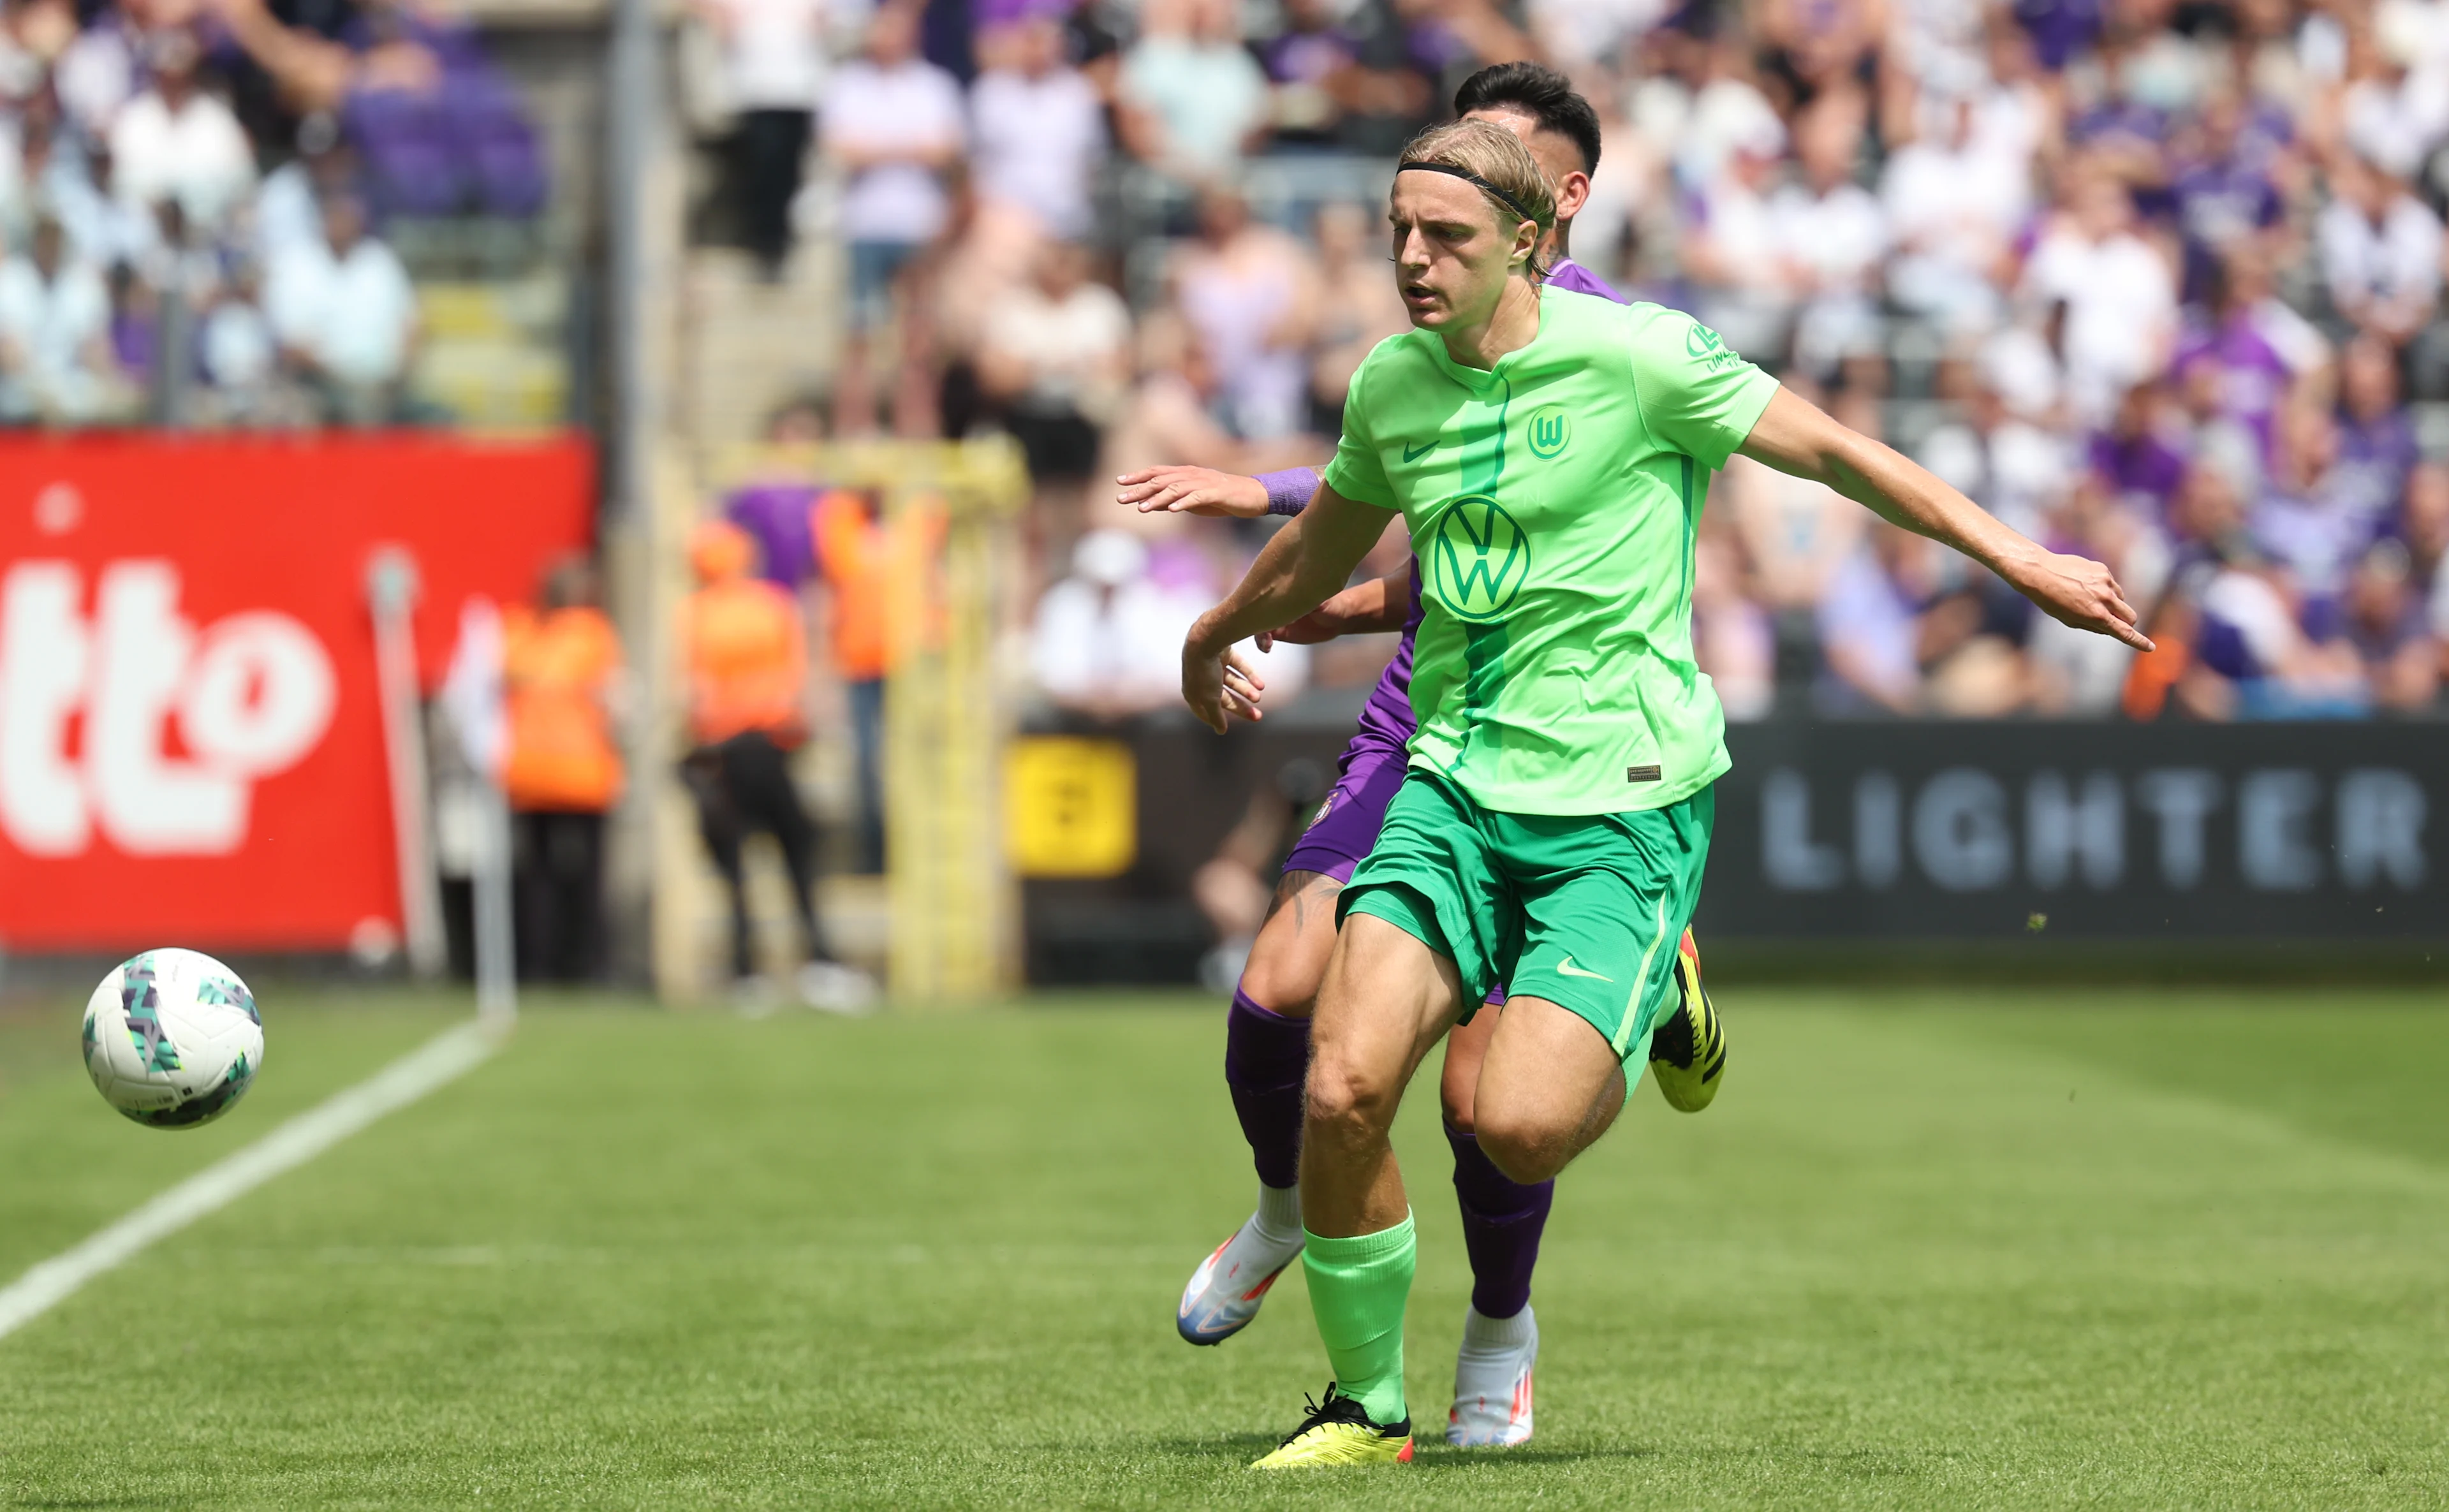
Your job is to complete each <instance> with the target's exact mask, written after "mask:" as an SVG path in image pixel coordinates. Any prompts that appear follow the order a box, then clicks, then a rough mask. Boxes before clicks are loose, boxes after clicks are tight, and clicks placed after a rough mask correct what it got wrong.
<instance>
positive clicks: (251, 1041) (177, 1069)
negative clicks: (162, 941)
mask: <svg viewBox="0 0 2449 1512" xmlns="http://www.w3.org/2000/svg"><path fill="white" fill-rule="evenodd" d="M262 1065H263V1019H262V1018H261V1016H260V1015H259V1014H258V1013H257V1012H256V1011H255V994H254V993H252V992H249V991H248V990H247V989H246V984H245V983H243V982H241V981H240V980H239V978H238V973H237V972H235V971H233V970H231V969H230V968H229V967H225V966H223V965H222V964H221V963H220V962H219V961H216V960H214V959H213V958H212V957H211V956H208V955H205V954H203V953H202V951H198V950H177V949H169V950H147V951H145V953H144V954H143V955H140V956H136V957H134V958H132V959H130V960H128V961H126V962H124V963H122V964H121V965H120V966H119V967H117V968H115V969H114V970H113V971H112V972H111V973H110V974H109V975H108V976H106V977H104V978H103V979H102V986H98V987H96V988H94V989H93V996H92V997H91V998H89V999H87V1002H86V1005H85V1068H86V1072H87V1074H88V1075H89V1076H91V1077H92V1078H93V1084H94V1085H95V1086H96V1087H97V1088H99V1089H100V1090H101V1092H102V1096H103V1101H106V1102H108V1103H109V1104H110V1105H111V1106H112V1107H114V1108H117V1109H118V1110H119V1111H120V1112H122V1113H124V1114H125V1115H127V1116H128V1117H129V1118H131V1119H134V1120H136V1121H137V1122H139V1123H142V1124H145V1125H147V1126H148V1127H151V1128H156V1129H192V1128H195V1127H197V1126H198V1125H200V1124H205V1123H210V1122H211V1121H212V1120H215V1119H218V1118H220V1117H221V1116H222V1114H224V1113H227V1112H228V1111H229V1110H230V1108H231V1107H232V1106H234V1105H235V1104H236V1103H237V1101H238V1100H239V1099H241V1098H242V1097H244V1096H246V1089H247V1088H248V1087H250V1086H253V1085H254V1084H255V1073H256V1072H257V1071H258V1070H260V1069H261V1068H262Z"/></svg>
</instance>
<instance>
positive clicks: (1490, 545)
mask: <svg viewBox="0 0 2449 1512" xmlns="http://www.w3.org/2000/svg"><path fill="white" fill-rule="evenodd" d="M1429 571H1430V575H1431V577H1432V579H1433V581H1434V583H1435V584H1436V587H1437V602H1438V603H1442V604H1444V605H1445V606H1446V608H1447V609H1448V610H1450V611H1451V612H1453V613H1454V614H1456V615H1457V616H1459V617H1460V618H1462V619H1465V620H1481V621H1486V620H1494V619H1499V618H1501V617H1502V616H1503V615H1504V613H1505V611H1506V610H1507V609H1508V608H1510V607H1512V606H1513V603H1514V599H1515V597H1516V596H1517V595H1519V594H1520V593H1521V592H1522V584H1523V583H1524V582H1525V581H1526V580H1528V579H1529V577H1530V576H1531V534H1530V532H1529V531H1527V530H1525V529H1523V528H1522V526H1521V524H1520V522H1518V521H1516V520H1515V519H1514V516H1512V515H1510V514H1508V513H1506V512H1505V509H1504V507H1503V506H1501V505H1499V504H1498V503H1497V502H1496V501H1495V500H1494V499H1492V498H1489V497H1488V496H1487V495H1486V494H1476V493H1475V494H1468V495H1466V496H1464V497H1462V498H1459V499H1456V501H1455V502H1454V503H1453V504H1451V505H1449V506H1448V507H1446V512H1445V513H1444V514H1442V515H1439V516H1438V517H1437V526H1436V527H1435V529H1434V530H1433V531H1432V532H1431V534H1430V542H1429Z"/></svg>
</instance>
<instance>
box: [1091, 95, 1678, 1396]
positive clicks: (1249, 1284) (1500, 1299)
mask: <svg viewBox="0 0 2449 1512" xmlns="http://www.w3.org/2000/svg"><path fill="white" fill-rule="evenodd" d="M1455 112H1456V114H1457V115H1460V116H1468V117H1476V118H1478V119H1481V120H1485V121H1489V122H1492V123H1494V124H1498V125H1502V126H1505V127H1507V128H1508V129H1510V130H1512V131H1513V132H1514V134H1515V135H1516V136H1518V137H1520V138H1521V139H1522V142H1523V144H1525V145H1526V146H1528V147H1529V148H1530V149H1531V154H1532V156H1533V158H1534V159H1535V160H1536V161H1537V162H1538V163H1539V166H1540V168H1541V170H1542V172H1543V173H1544V174H1545V176H1546V177H1547V179H1548V180H1549V182H1550V183H1551V184H1552V186H1553V190H1554V196H1555V202H1556V224H1555V230H1554V232H1553V233H1552V238H1551V239H1550V241H1549V243H1548V244H1547V245H1546V246H1545V247H1543V248H1542V249H1541V251H1542V255H1543V257H1544V258H1546V259H1547V260H1548V261H1549V262H1550V263H1551V265H1552V271H1551V272H1550V274H1549V276H1548V279H1547V283H1548V286H1549V287H1551V288H1557V289H1565V290H1570V291H1572V292H1574V293H1579V294H1591V295H1596V296H1598V297H1602V298H1606V299H1610V300H1613V301H1615V302H1616V303H1618V304H1621V303H1623V302H1624V299H1623V297H1622V296H1620V295H1618V294H1617V293H1616V292H1615V291H1614V290H1613V289H1610V288H1609V287H1608V286H1607V284H1606V283H1605V282H1604V281H1602V280H1601V279H1600V278H1598V277H1597V276H1595V275H1594V274H1592V273H1591V271H1590V270H1589V269H1587V268H1584V267H1582V266H1581V265H1580V264H1579V263H1576V262H1574V261H1572V258H1571V257H1570V255H1569V246H1568V236H1569V234H1570V230H1571V226H1572V216H1573V213H1574V212H1575V211H1577V210H1579V209H1580V208H1581V207H1582V205H1583V203H1584V202H1585V201H1588V200H1589V198H1590V186H1591V180H1590V175H1591V170H1592V169H1594V168H1595V167H1596V166H1597V165H1598V157H1599V123H1598V115H1597V113H1596V112H1595V111H1594V110H1592V109H1591V105H1590V102H1589V101H1587V100H1585V99H1583V98H1582V97H1581V96H1580V95H1579V94H1576V93H1575V92H1574V91H1573V88H1572V85H1571V83H1569V82H1568V81H1567V80H1566V79H1565V77H1564V76H1563V75H1562V74H1559V73H1557V72H1556V71H1554V70H1553V69H1551V68H1546V67H1541V66H1539V65H1537V64H1534V63H1505V64H1498V65H1496V66H1494V67H1488V68H1483V69H1481V70H1480V71H1479V72H1477V73H1475V74H1474V75H1472V76H1471V77H1470V78H1469V79H1467V80H1465V81H1464V82H1463V85H1462V87H1461V88H1460V89H1458V90H1456V94H1455ZM1118 482H1119V483H1120V485H1121V493H1120V499H1121V502H1122V503H1124V504H1126V505H1130V506H1133V507H1137V508H1139V509H1140V510H1141V511H1143V512H1153V511H1156V510H1161V509H1162V510H1174V511H1184V512H1189V513H1197V514H1211V515H1234V516H1243V517H1254V516H1257V515H1261V514H1298V513H1299V512H1301V510H1302V507H1304V506H1306V505H1307V504H1308V503H1309V501H1310V498H1311V496H1312V495H1313V494H1315V493H1316V492H1317V490H1318V486H1319V473H1318V471H1317V469H1310V468H1297V469H1289V470H1287V471H1283V472H1276V473H1269V474H1267V475H1265V476H1263V477H1260V478H1247V477H1238V476H1234V475H1232V474H1228V473H1223V472H1218V471H1215V470H1213V469H1205V468H1188V467H1166V468H1154V469H1148V470H1147V471H1143V472H1135V473H1129V474H1127V475H1125V476H1124V477H1123V478H1121V479H1119V480H1118ZM1406 577H1408V580H1409V581H1408V582H1407V581H1406ZM1420 612H1421V611H1420V583H1419V568H1418V564H1417V562H1415V563H1414V564H1413V566H1412V568H1411V570H1410V572H1409V573H1408V574H1407V575H1405V576H1398V577H1392V578H1386V579H1382V580H1379V581H1378V582H1374V583H1365V584H1359V585H1358V586H1356V587H1353V588H1349V589H1347V590H1345V591H1344V592H1343V593H1341V594H1339V595H1337V596H1336V597H1335V598H1333V599H1331V600H1329V601H1328V602H1327V603H1324V604H1322V605H1321V606H1320V608H1319V609H1318V610H1316V611H1315V612H1313V613H1311V614H1309V615H1307V616H1304V617H1303V618H1302V620H1300V621H1297V622H1294V623H1293V624H1291V625H1287V626H1285V627H1284V629H1283V630H1282V632H1280V633H1279V635H1280V638H1281V639H1283V640H1287V641H1305V642H1306V641H1325V640H1331V639H1333V638H1335V637H1337V636H1340V635H1353V634H1365V633H1369V632H1372V631H1389V630H1398V629H1399V630H1401V631H1402V632H1403V641H1402V643H1401V644H1400V645H1399V646H1398V648H1397V650H1396V653H1395V657H1394V660H1393V661H1392V662H1391V663H1390V664H1389V665H1388V666H1387V669H1386V672H1385V675H1384V677H1383V678H1381V679H1379V684H1378V686H1377V688H1376V689H1375V690H1374V691H1373V692H1372V693H1371V694H1370V698H1369V703H1368V706H1367V707H1366V708H1365V709H1364V710H1363V711H1362V713H1361V716H1360V723H1359V730H1358V731H1357V732H1356V733H1355V735H1354V736H1353V738H1352V741H1351V743H1350V744H1349V745H1348V746H1347V747H1345V749H1344V754H1343V758H1342V762H1341V775H1340V780H1338V782H1337V783H1336V785H1335V789H1334V791H1333V792H1332V793H1330V794H1328V795H1327V799H1326V802H1325V804H1324V805H1323V807H1322V808H1321V810H1320V813H1319V814H1318V816H1317V818H1316V819H1314V820H1313V821H1312V822H1311V824H1310V827H1309V829H1308V830H1307V831H1306V832H1304V833H1303V834H1302V837H1301V839H1300V840H1299V842H1298V843H1296V844H1295V846H1294V848H1293V851H1292V853H1291V854H1290V855H1289V856H1287V857H1286V858H1285V860H1284V866H1283V876H1282V881H1281V882H1280V883H1279V884H1278V886H1277V889H1276V897H1275V902H1274V904H1273V906H1272V907H1271V908H1270V909H1269V912H1268V916H1267V920H1266V923H1265V925H1264V927H1263V928H1262V929H1261V930H1260V933H1259V937H1258V940H1257V941H1256V943H1255V944H1254V945H1253V947H1252V948H1251V951H1250V959H1249V962H1248V964H1247V965H1246V966H1245V967H1244V968H1243V973H1242V980H1241V983H1240V985H1239V986H1238V987H1237V988H1236V989H1235V991H1234V993H1233V1005H1232V1007H1231V1009H1230V1010H1229V1013H1228V1016H1227V1018H1226V1021H1225V1023H1226V1027H1225V1081H1226V1083H1227V1085H1228V1086H1229V1087H1230V1088H1231V1091H1232V1095H1233V1108H1234V1112H1235V1114H1236V1115H1237V1116H1238V1118H1239V1119H1240V1121H1241V1124H1242V1131H1243V1134H1244V1137H1245V1138H1246V1139H1248V1140H1249V1144H1250V1150H1251V1155H1252V1158H1253V1162H1254V1163H1255V1164H1256V1166H1257V1167H1258V1175H1259V1183H1260V1184H1259V1203H1258V1209H1257V1211H1256V1212H1255V1213H1253V1214H1252V1215H1251V1216H1250V1218H1249V1219H1248V1221H1246V1222H1244V1224H1243V1225H1242V1227H1241V1228H1240V1229H1238V1230H1237V1231H1235V1233H1234V1234H1233V1236H1232V1237H1231V1238H1229V1239H1227V1240H1225V1243H1223V1244H1222V1245H1219V1246H1218V1247H1217V1249H1216V1251H1215V1253H1214V1254H1210V1255H1209V1256H1208V1257H1207V1258H1206V1260H1205V1261H1204V1262H1202V1264H1201V1265H1200V1266H1199V1268H1198V1270H1197V1271H1196V1272H1194V1273H1192V1275H1191V1278H1190V1282H1189V1284H1188V1285H1187V1286H1186V1288H1185V1289H1184V1291H1183V1294H1182V1303H1181V1306H1180V1308H1179V1309H1178V1310H1177V1312H1176V1316H1175V1327H1176V1328H1177V1329H1178V1330H1179V1331H1180V1332H1181V1334H1182V1336H1183V1338H1185V1339H1186V1340H1187V1341H1189V1342H1190V1343H1192V1344H1217V1343H1221V1342H1223V1341H1224V1340H1225V1339H1226V1338H1229V1337H1231V1336H1232V1335H1233V1334H1234V1333H1237V1332H1239V1331H1240V1330H1242V1329H1243V1328H1244V1326H1246V1325H1247V1324H1248V1323H1249V1321H1250V1320H1251V1319H1252V1318H1253V1317H1255V1316H1256V1315H1257V1314H1258V1311H1259V1307H1260V1304H1261V1303H1262V1302H1263V1301H1264V1300H1265V1297H1266V1293H1267V1291H1268V1289H1269V1288H1270V1287H1272V1286H1273V1285H1274V1284H1275V1280H1276V1277H1277V1276H1278V1275H1279V1274H1280V1273H1282V1270H1283V1268H1284V1267H1285V1266H1286V1265H1289V1264H1290V1263H1291V1262H1292V1261H1293V1260H1294V1259H1295V1258H1297V1257H1298V1256H1299V1255H1300V1254H1301V1251H1302V1220H1301V1202H1300V1194H1299V1192H1298V1190H1297V1188H1296V1171H1297V1169H1298V1159H1299V1153H1300V1144H1301V1128H1302V1083H1303V1079H1304V1077H1305V1075H1306V1073H1307V1070H1308V1065H1309V1014H1310V1011H1311V1008H1312V1006H1313V1005H1314V1004H1315V1002H1316V1000H1317V997H1318V991H1319V986H1320V983H1321V979H1322V978H1323V977H1324V975H1325V972H1326V962H1327V957H1328V954H1329V952H1330V951H1331V950H1332V948H1333V947H1334V944H1335V932H1336V925H1335V912H1336V909H1335V897H1336V894H1337V893H1338V892H1339V891H1340V890H1342V888H1343V885H1344V884H1345V883H1346V882H1348V881H1349V880H1350V879H1351V876H1352V871H1353V868H1354V867H1355V866H1356V865H1358V864H1359V861H1360V859H1361V858H1362V857H1363V856H1365V855H1367V854H1368V853H1369V849H1370V847H1371V846H1372V845H1373V844H1374V843H1375V842H1376V840H1377V838H1378V830H1379V824H1380V822H1381V821H1382V820H1383V819H1384V817H1385V813H1386V805H1387V804H1388V803H1389V802H1390V801H1392V799H1393V798H1394V795H1395V791H1396V789H1397V788H1398V787H1400V786H1401V784H1402V781H1403V774H1404V769H1405V765H1406V762H1407V759H1408V756H1407V750H1406V747H1407V745H1408V743H1409V741H1410V739H1411V737H1412V732H1413V727H1414V715H1413V710H1412V705H1411V700H1410V697H1409V685H1410V680H1411V662H1412V634H1413V632H1414V631H1415V630H1416V629H1417V627H1418V625H1419V622H1420ZM1675 973H1676V981H1677V984H1678V985H1679V986H1681V988H1682V989H1683V1005H1682V1006H1683V1011H1681V1012H1680V1013H1678V1014H1676V1015H1674V1016H1672V1017H1671V1018H1670V1019H1669V1020H1668V1021H1667V1022H1665V1023H1663V1024H1661V1025H1660V1026H1659V1031H1658V1034H1657V1037H1656V1039H1655V1040H1653V1042H1652V1046H1651V1053H1650V1063H1651V1066H1652V1076H1653V1079H1654V1080H1655V1081H1657V1082H1658V1085H1659V1091H1660V1092H1661V1094H1662V1095H1663V1096H1665V1098H1666V1099H1667V1101H1668V1102H1669V1104H1670V1105H1672V1106H1675V1107H1677V1108H1679V1109H1682V1110H1684V1111H1687V1112H1697V1111H1699V1110H1700V1109H1701V1108H1702V1107H1704V1106H1707V1103H1708V1101H1709V1100H1710V1099H1711V1098H1712V1097H1714V1096H1715V1095H1716V1092H1717V1086H1718V1079H1719V1075H1720V1073H1721V1072H1722V1071H1723V1069H1724V1067H1725V1064H1726V1044H1725V1037H1724V1033H1723V1030H1722V1029H1721V1027H1720V1025H1719V1024H1718V1022H1717V1018H1716V1015H1715V1013H1714V1011H1713V1010H1712V1009H1711V1007H1710V1005H1709V1003H1708V999H1707V995H1706V994H1705V993H1704V992H1703V991H1702V988H1701V979H1700V958H1699V954H1698V952H1697V951H1696V949H1695V948H1694V947H1693V943H1692V937H1691V933H1690V931H1689V930H1687V931H1686V932H1685V934H1684V937H1683V940H1682V942H1681V944H1680V947H1679V949H1678V959H1677V961H1676V965H1675ZM1495 1027H1496V1015H1495V1014H1494V1013H1486V1014H1481V1015H1479V1016H1478V1017H1477V1018H1475V1020H1474V1021H1473V1022H1472V1023H1471V1024H1467V1025H1464V1026H1462V1027H1459V1028H1456V1030H1454V1031H1453V1032H1452V1033H1451V1034H1450V1035H1449V1037H1448V1039H1447V1046H1446V1059H1445V1066H1444V1073H1443V1076H1442V1078H1441V1084H1440V1090H1441V1092H1442V1094H1443V1103H1444V1113H1445V1133H1446V1140H1447V1142H1448V1144H1449V1145H1450V1146H1451V1147H1452V1148H1453V1151H1454V1159H1455V1177H1454V1180H1455V1195H1456V1198H1457V1199H1458V1201H1459V1203H1460V1206H1461V1209H1462V1224H1463V1239H1464V1246H1465V1249H1466V1250H1467V1251H1468V1253H1469V1254H1470V1256H1471V1267H1472V1275H1473V1286H1472V1300H1471V1307H1470V1310H1469V1311H1467V1312H1466V1313H1465V1315H1464V1321H1463V1340H1462V1348H1461V1349H1460V1351H1459V1353H1458V1354H1457V1357H1456V1362H1455V1394H1454V1405H1453V1407H1452V1408H1451V1410H1450V1411H1449V1412H1448V1414H1447V1421H1446V1439H1447V1442H1449V1443H1451V1444H1455V1445H1515V1444H1521V1443H1524V1442H1526V1441H1528V1440H1529V1439H1530V1437H1531V1432H1532V1424H1533V1412H1532V1407H1533V1393H1532V1378H1533V1366H1534V1365H1535V1363H1536V1361H1537V1358H1538V1352H1539V1332H1538V1326H1537V1323H1536V1321H1535V1319H1534V1318H1533V1313H1532V1310H1531V1305H1530V1301H1531V1273H1532V1269H1533V1265H1534V1264H1535V1263H1536V1261H1537V1258H1538V1253H1539V1238H1540V1234H1541V1233H1542V1231H1543V1230H1544V1229H1545V1228H1546V1226H1547V1221H1548V1210H1549V1206H1550V1203H1551V1201H1552V1197H1553V1194H1554V1189H1555V1183H1554V1182H1553V1181H1542V1182H1539V1183H1538V1184H1536V1185H1530V1186H1526V1185H1523V1184H1521V1183H1518V1182H1515V1181H1514V1180H1511V1179H1509V1178H1508V1177H1506V1176H1505V1175H1504V1174H1503V1173H1502V1172H1500V1171H1498V1170H1497V1168H1496V1166H1495V1164H1494V1162H1492V1161H1491V1160H1490V1159H1489V1158H1488V1157H1487V1155H1485V1154H1484V1153H1482V1152H1481V1150H1480V1148H1479V1144H1478V1141H1477V1139H1475V1137H1474V1135H1473V1132H1472V1129H1473V1120H1472V1105H1471V1100H1472V1092H1473V1088H1474V1087H1475V1086H1476V1085H1477V1083H1478V1079H1479V1063H1480V1061H1481V1059H1482V1058H1483V1057H1484V1056H1485V1054H1486V1052H1487V1046H1488V1042H1489V1039H1490V1038H1491V1036H1492V1035H1493V1034H1494V1032H1495Z"/></svg>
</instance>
